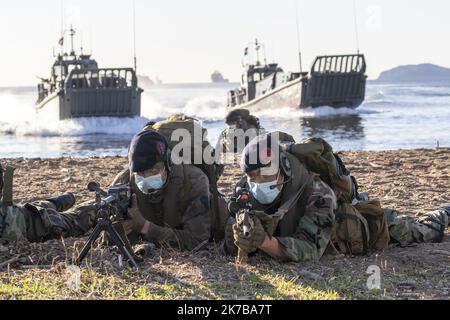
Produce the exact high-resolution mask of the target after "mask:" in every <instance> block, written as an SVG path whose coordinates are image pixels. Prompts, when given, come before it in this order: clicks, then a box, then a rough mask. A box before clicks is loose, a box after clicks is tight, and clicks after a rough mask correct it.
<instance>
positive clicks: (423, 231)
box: [385, 205, 450, 245]
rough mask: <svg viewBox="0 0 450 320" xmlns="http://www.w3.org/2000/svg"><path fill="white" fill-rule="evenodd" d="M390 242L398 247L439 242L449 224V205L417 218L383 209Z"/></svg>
mask: <svg viewBox="0 0 450 320" xmlns="http://www.w3.org/2000/svg"><path fill="white" fill-rule="evenodd" d="M385 212H386V214H387V220H388V225H389V235H390V237H391V242H394V243H399V244H400V245H408V244H411V243H423V242H440V241H442V238H443V237H444V231H445V229H446V228H448V226H449V224H450V205H449V206H445V207H442V208H440V209H438V210H434V211H431V212H428V213H425V214H424V215H421V216H420V217H418V218H413V217H410V216H407V215H399V214H398V213H397V212H396V211H395V210H393V209H385Z"/></svg>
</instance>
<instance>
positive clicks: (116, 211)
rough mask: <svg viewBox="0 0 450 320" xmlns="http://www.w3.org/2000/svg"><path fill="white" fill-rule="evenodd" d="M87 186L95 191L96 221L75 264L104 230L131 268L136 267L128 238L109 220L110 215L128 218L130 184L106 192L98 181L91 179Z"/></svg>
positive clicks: (121, 218) (81, 259)
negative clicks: (123, 236)
mask: <svg viewBox="0 0 450 320" xmlns="http://www.w3.org/2000/svg"><path fill="white" fill-rule="evenodd" d="M87 188H88V190H89V191H91V192H95V210H96V212H97V217H98V222H97V225H96V226H95V228H94V231H93V232H92V234H91V235H90V236H89V239H88V240H87V241H86V243H85V245H84V246H83V249H81V252H80V254H79V255H78V258H77V260H76V264H77V265H80V264H81V262H82V261H83V259H84V257H86V255H87V253H88V252H89V250H90V249H91V248H92V245H93V244H94V242H95V241H96V240H97V238H98V237H99V235H100V233H101V232H102V231H105V232H106V233H107V234H108V235H109V239H110V240H111V241H112V242H113V243H114V244H115V245H116V246H117V247H118V248H119V250H120V252H121V253H122V255H123V256H124V257H126V258H127V259H128V261H129V263H130V265H131V266H132V267H133V268H137V267H138V265H137V263H136V260H135V256H134V255H133V254H132V252H133V251H132V249H131V245H130V243H129V242H128V239H127V238H126V237H125V239H124V238H122V237H121V236H120V234H119V233H118V232H117V230H116V229H115V228H114V225H113V223H112V221H111V217H114V218H115V220H116V221H123V220H126V219H127V218H128V208H129V207H130V202H131V188H130V186H129V185H117V186H113V187H111V188H109V189H108V191H107V192H106V191H104V190H102V189H101V188H100V184H99V183H97V182H93V181H91V182H89V184H88V186H87Z"/></svg>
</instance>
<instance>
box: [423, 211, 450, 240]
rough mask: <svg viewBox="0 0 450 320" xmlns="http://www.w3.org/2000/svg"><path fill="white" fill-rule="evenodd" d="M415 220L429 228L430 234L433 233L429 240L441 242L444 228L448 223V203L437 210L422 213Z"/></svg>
mask: <svg viewBox="0 0 450 320" xmlns="http://www.w3.org/2000/svg"><path fill="white" fill-rule="evenodd" d="M417 222H418V223H420V224H421V225H424V226H426V227H428V228H429V229H431V231H429V232H430V234H435V236H434V237H433V238H432V241H431V242H441V241H442V239H443V238H444V232H445V229H447V228H448V226H449V224H450V205H444V206H442V207H440V208H439V209H438V210H435V211H432V212H428V213H426V214H424V215H423V216H421V217H419V219H418V220H417ZM422 233H423V232H422ZM424 237H425V236H424ZM427 242H428V241H427Z"/></svg>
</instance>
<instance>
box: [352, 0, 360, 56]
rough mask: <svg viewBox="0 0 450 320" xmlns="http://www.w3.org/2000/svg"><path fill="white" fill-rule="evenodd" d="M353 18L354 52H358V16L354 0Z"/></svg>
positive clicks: (354, 0)
mask: <svg viewBox="0 0 450 320" xmlns="http://www.w3.org/2000/svg"><path fill="white" fill-rule="evenodd" d="M353 20H354V23H355V39H356V52H357V53H358V54H359V34H358V17H357V14H356V0H353Z"/></svg>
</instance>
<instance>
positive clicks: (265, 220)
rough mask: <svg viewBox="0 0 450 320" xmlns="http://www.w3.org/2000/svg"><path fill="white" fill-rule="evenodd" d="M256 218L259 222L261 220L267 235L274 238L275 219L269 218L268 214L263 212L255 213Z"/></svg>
mask: <svg viewBox="0 0 450 320" xmlns="http://www.w3.org/2000/svg"><path fill="white" fill-rule="evenodd" d="M253 213H254V215H255V218H258V219H257V220H259V221H260V222H261V224H262V226H263V228H264V230H265V231H266V233H267V234H268V235H269V237H272V236H273V233H274V232H275V231H274V230H273V229H274V225H273V218H272V216H269V215H268V214H267V213H265V212H263V211H253Z"/></svg>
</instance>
